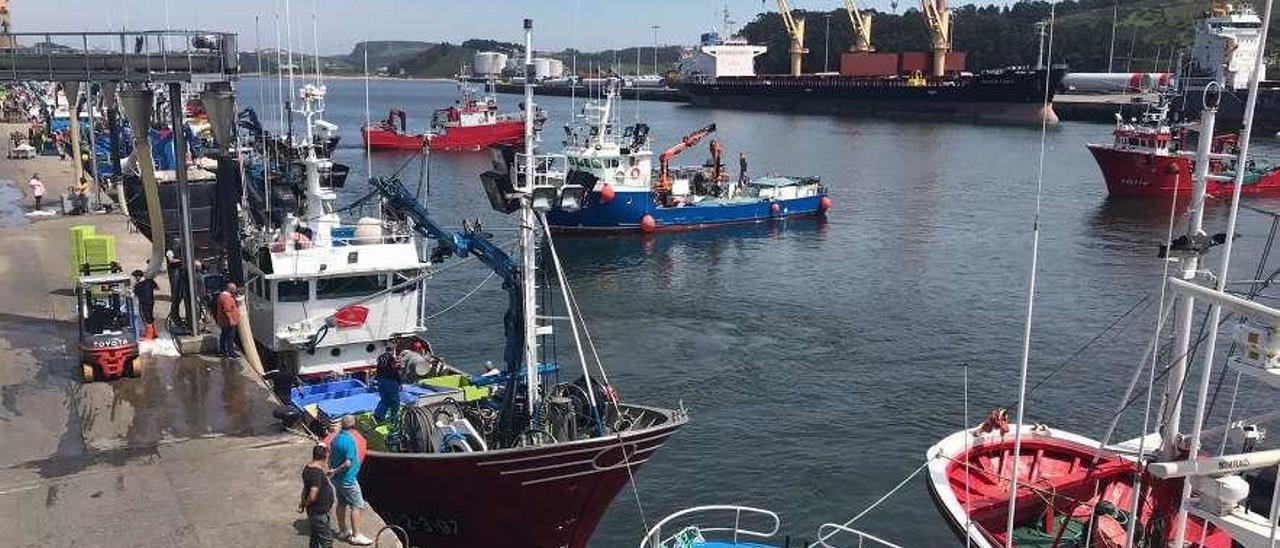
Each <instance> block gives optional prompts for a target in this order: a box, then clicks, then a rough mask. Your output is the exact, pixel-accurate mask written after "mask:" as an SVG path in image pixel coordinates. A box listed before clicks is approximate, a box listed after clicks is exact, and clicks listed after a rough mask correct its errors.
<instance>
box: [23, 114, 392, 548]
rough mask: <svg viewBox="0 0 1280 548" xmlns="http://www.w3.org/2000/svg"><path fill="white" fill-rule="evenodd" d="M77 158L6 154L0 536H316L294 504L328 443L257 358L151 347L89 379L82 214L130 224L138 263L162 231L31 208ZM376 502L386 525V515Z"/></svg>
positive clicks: (142, 539)
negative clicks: (80, 308) (74, 247)
mask: <svg viewBox="0 0 1280 548" xmlns="http://www.w3.org/2000/svg"><path fill="white" fill-rule="evenodd" d="M10 129H12V128H10V127H3V128H0V131H4V132H7V131H9V130H10ZM71 167H72V166H71V164H70V162H60V161H58V159H57V157H52V158H50V157H40V158H37V159H35V160H7V159H0V200H3V203H0V539H4V540H3V541H0V545H4V546H15V547H19V546H20V547H27V546H32V547H34V546H42V547H43V546H59V547H60V546H67V547H71V546H95V547H113V546H121V547H124V546H129V547H145V546H156V547H160V546H163V547H175V546H176V547H188V546H190V547H204V546H305V545H306V544H307V539H306V536H305V534H306V521H305V519H304V518H303V516H302V515H300V514H297V513H295V508H296V505H297V497H298V493H299V492H300V489H301V480H300V472H301V468H302V466H303V465H304V464H306V462H307V460H308V459H309V457H310V446H311V445H312V443H314V442H312V441H311V440H310V439H307V438H305V437H302V436H300V435H296V434H293V433H288V432H283V431H282V430H281V428H280V426H279V423H278V422H276V421H275V420H274V419H273V418H272V417H271V411H272V409H274V408H275V406H276V404H275V403H274V402H272V401H271V396H270V393H269V391H268V390H267V389H266V387H265V386H263V385H262V384H261V383H260V381H259V380H258V379H257V378H256V376H255V375H253V374H252V372H251V371H250V370H249V369H248V367H247V366H246V365H244V364H243V362H241V361H239V360H230V361H225V360H219V359H217V358H212V357H184V358H181V359H175V358H150V357H148V358H146V361H145V362H144V373H143V376H142V378H138V379H122V380H119V381H114V382H98V383H92V384H84V383H82V382H81V381H80V379H79V364H78V357H77V355H76V351H75V338H76V333H77V327H76V324H75V297H74V293H73V292H72V290H71V287H72V284H71V282H70V272H69V271H70V262H69V257H70V252H69V243H68V232H67V229H68V227H70V226H72V225H77V224H93V225H95V226H96V227H97V230H98V232H99V233H109V234H114V235H116V246H117V255H118V257H119V258H120V259H121V262H122V265H123V266H124V268H125V270H126V271H128V270H132V269H134V268H141V267H142V266H143V264H144V262H145V258H146V256H147V254H148V253H147V251H148V250H149V243H148V242H147V240H146V238H144V237H143V236H142V235H140V234H137V233H130V232H129V225H128V221H127V219H126V218H125V217H124V216H122V215H98V216H91V217H50V218H42V219H39V220H35V221H29V220H28V219H27V218H25V217H24V216H23V215H22V211H25V210H27V209H29V208H30V207H31V205H32V202H31V200H30V198H29V197H28V196H27V195H26V181H27V179H28V178H29V177H30V175H31V173H32V172H39V173H40V174H41V176H42V178H43V179H44V181H45V185H46V186H47V188H48V190H49V193H48V195H47V196H46V198H47V199H46V207H51V206H48V202H50V201H53V202H56V199H55V196H56V194H58V193H59V192H60V191H61V189H63V188H64V187H66V186H67V185H68V184H69V183H70V180H71ZM19 200H20V203H18V202H19ZM19 208H21V209H19ZM157 281H158V282H160V284H161V291H162V293H163V294H164V295H167V293H168V292H167V288H166V287H165V282H164V280H163V276H161V277H160V278H158V279H157ZM157 300H158V301H159V302H157V304H156V313H157V316H162V315H163V314H164V313H165V312H167V309H168V301H167V299H166V298H165V297H163V296H162V297H159V298H158V299H157ZM365 516H366V517H365V522H366V523H365V527H364V529H365V533H366V534H368V535H370V536H372V534H373V533H374V532H375V531H377V530H378V529H379V528H381V526H382V524H381V522H380V521H379V520H378V518H377V516H375V515H373V514H372V512H366V513H365ZM385 538H387V539H390V535H386V536H385ZM338 544H339V545H341V543H338ZM386 545H388V543H387V542H384V543H383V546H386Z"/></svg>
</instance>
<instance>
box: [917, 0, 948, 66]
mask: <svg viewBox="0 0 1280 548" xmlns="http://www.w3.org/2000/svg"><path fill="white" fill-rule="evenodd" d="M920 12H921V13H922V14H924V21H925V24H927V25H929V34H930V35H932V37H933V76H934V77H941V76H943V75H944V74H946V73H947V52H949V51H951V10H950V9H947V0H920Z"/></svg>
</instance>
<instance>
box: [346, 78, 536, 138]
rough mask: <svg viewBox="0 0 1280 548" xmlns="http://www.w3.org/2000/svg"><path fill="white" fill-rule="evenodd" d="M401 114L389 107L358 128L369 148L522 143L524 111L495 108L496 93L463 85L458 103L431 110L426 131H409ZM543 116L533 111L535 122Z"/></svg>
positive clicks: (402, 112) (400, 111)
mask: <svg viewBox="0 0 1280 548" xmlns="http://www.w3.org/2000/svg"><path fill="white" fill-rule="evenodd" d="M405 118H406V117H405V112H404V111H403V110H400V109H392V110H391V112H390V113H389V114H388V115H387V119H385V120H383V121H382V122H381V123H380V124H379V125H378V127H376V128H371V127H364V128H361V130H360V134H361V136H362V137H363V138H364V142H365V144H366V145H368V146H369V147H370V148H373V149H382V150H419V149H421V148H422V147H423V146H426V147H427V148H429V149H431V150H451V151H457V150H484V149H486V148H489V147H491V146H494V145H509V146H517V145H520V144H522V143H524V113H522V112H514V113H503V112H499V109H498V99H497V97H496V96H494V95H493V94H488V95H485V96H482V97H477V96H476V95H475V94H473V93H472V92H471V91H470V90H469V89H467V88H465V87H464V88H463V89H462V100H461V101H459V102H458V104H455V105H453V106H451V107H448V108H442V109H437V110H436V111H435V112H434V113H432V116H431V132H430V133H425V134H423V133H409V132H408V130H407V129H406V124H405ZM545 119H546V116H545V115H544V114H543V113H542V112H541V111H540V110H539V111H537V112H535V115H534V123H535V124H536V125H537V126H541V124H542V122H543V121H544V120H545ZM396 122H399V124H398V125H397V123H396Z"/></svg>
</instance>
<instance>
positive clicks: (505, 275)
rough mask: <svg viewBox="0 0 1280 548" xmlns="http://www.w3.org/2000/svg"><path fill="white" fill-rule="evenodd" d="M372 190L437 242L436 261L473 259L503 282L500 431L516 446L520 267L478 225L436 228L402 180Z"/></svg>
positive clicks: (381, 181)
mask: <svg viewBox="0 0 1280 548" xmlns="http://www.w3.org/2000/svg"><path fill="white" fill-rule="evenodd" d="M369 186H370V187H372V188H373V189H374V190H376V191H377V192H378V193H379V194H381V195H382V199H383V207H385V208H387V209H389V210H392V211H396V212H399V213H401V214H403V215H404V216H405V218H407V219H408V220H409V221H410V223H411V224H412V226H413V230H414V232H417V233H418V234H420V235H421V236H423V237H424V238H431V239H433V240H435V241H436V242H437V244H438V247H437V248H436V250H435V251H433V252H432V255H433V258H443V257H447V256H449V255H455V256H457V257H460V258H461V257H466V256H467V255H472V256H474V257H475V258H476V259H479V260H480V262H482V263H484V265H485V266H487V267H489V268H490V269H491V270H493V272H494V273H495V274H497V275H498V277H500V278H502V288H503V289H504V290H506V292H507V311H506V313H505V314H504V315H503V322H502V325H503V336H504V340H505V341H506V345H505V346H504V348H503V362H504V363H505V365H506V378H507V381H506V390H505V393H506V394H507V397H506V398H504V402H503V405H502V410H501V411H500V412H499V414H498V428H499V429H500V430H502V432H503V434H502V438H504V439H505V440H507V443H511V442H513V440H515V439H516V437H517V436H518V435H519V433H520V432H519V431H517V430H516V428H517V426H516V421H515V418H514V417H515V400H516V397H515V396H516V395H517V394H518V393H519V390H517V388H518V383H519V381H520V380H521V379H523V378H524V375H523V374H522V372H521V368H522V365H523V360H524V328H525V324H524V294H523V291H522V289H521V280H522V274H521V272H520V267H519V266H517V265H516V262H515V261H513V260H511V256H510V255H508V254H507V252H506V251H503V250H502V248H500V247H498V246H496V245H494V244H493V242H491V241H489V237H488V236H486V235H485V234H484V233H483V232H482V231H481V230H480V225H479V223H476V224H475V225H474V226H469V225H467V223H463V225H464V226H463V230H462V232H454V233H450V232H449V231H447V230H445V229H444V228H443V227H441V226H440V225H439V224H436V222H435V221H433V220H432V219H431V217H430V216H429V215H428V214H427V207H426V206H425V205H423V204H421V203H419V202H418V200H417V198H415V197H414V196H413V193H412V192H410V191H409V189H407V188H405V186H404V184H402V183H401V182H400V180H399V179H396V178H394V177H390V178H388V177H371V178H369Z"/></svg>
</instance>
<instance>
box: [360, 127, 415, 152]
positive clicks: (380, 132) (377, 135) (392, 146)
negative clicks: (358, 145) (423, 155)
mask: <svg viewBox="0 0 1280 548" xmlns="http://www.w3.org/2000/svg"><path fill="white" fill-rule="evenodd" d="M360 138H361V139H364V144H365V146H367V147H369V148H371V149H373V150H421V149H422V147H423V141H424V140H425V139H426V137H424V136H423V135H422V134H417V135H410V134H407V133H400V132H398V131H388V130H385V129H369V128H360Z"/></svg>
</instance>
